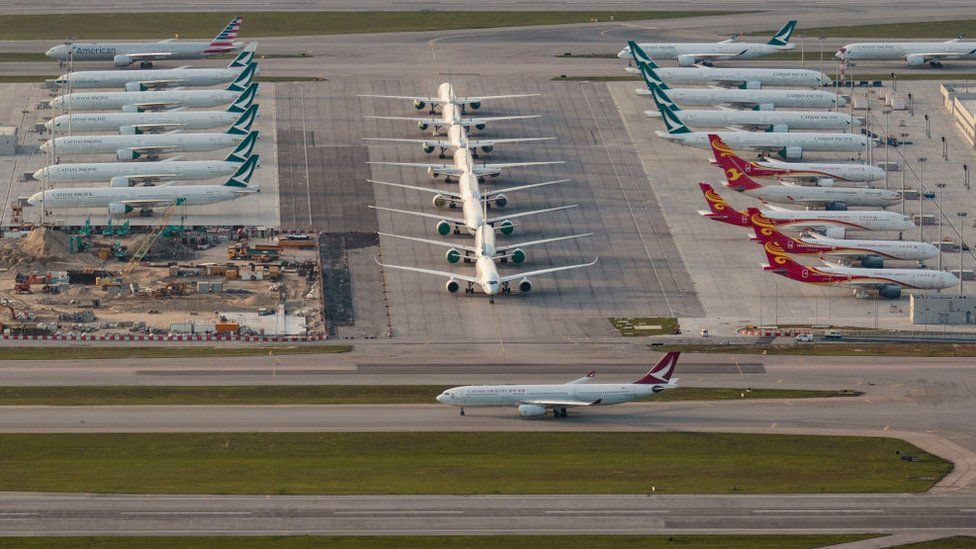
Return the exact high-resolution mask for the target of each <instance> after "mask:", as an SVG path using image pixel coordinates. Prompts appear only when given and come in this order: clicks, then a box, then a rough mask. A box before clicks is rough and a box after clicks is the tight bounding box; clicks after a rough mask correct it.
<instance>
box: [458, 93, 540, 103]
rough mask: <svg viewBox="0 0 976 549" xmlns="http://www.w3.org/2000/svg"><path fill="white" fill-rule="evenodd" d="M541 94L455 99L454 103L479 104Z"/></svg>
mask: <svg viewBox="0 0 976 549" xmlns="http://www.w3.org/2000/svg"><path fill="white" fill-rule="evenodd" d="M540 95H542V94H541V93H522V94H518V95H482V96H481V97H455V98H454V102H455V103H465V104H467V103H481V102H482V101H494V100H495V99H515V98H517V97H538V96H540Z"/></svg>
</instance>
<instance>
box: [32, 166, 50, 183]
mask: <svg viewBox="0 0 976 549" xmlns="http://www.w3.org/2000/svg"><path fill="white" fill-rule="evenodd" d="M45 175H47V168H41V169H39V170H37V171H36V172H34V175H33V176H32V177H33V178H34V179H35V180H36V181H40V180H42V179H44V176H45Z"/></svg>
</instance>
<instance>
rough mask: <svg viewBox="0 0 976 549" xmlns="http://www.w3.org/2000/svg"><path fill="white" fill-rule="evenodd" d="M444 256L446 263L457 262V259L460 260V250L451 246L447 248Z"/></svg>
mask: <svg viewBox="0 0 976 549" xmlns="http://www.w3.org/2000/svg"><path fill="white" fill-rule="evenodd" d="M444 257H446V258H447V262H448V263H457V262H458V261H461V252H460V251H458V250H457V249H455V248H451V249H449V250H447V253H446V254H444Z"/></svg>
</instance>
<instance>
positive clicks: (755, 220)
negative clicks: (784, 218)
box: [746, 208, 828, 254]
mask: <svg viewBox="0 0 976 549" xmlns="http://www.w3.org/2000/svg"><path fill="white" fill-rule="evenodd" d="M746 213H747V214H749V222H750V223H752V230H753V232H755V233H756V236H755V239H756V241H757V242H759V243H760V244H763V245H766V243H767V242H772V243H773V244H775V245H777V246H779V247H780V248H781V249H782V250H783V251H784V252H786V253H791V254H815V253H821V252H824V251H826V250H828V248H827V247H826V246H822V245H817V244H810V243H809V242H804V241H802V240H800V239H798V238H794V237H792V236H789V235H786V234H783V233H782V232H781V231H780V230H779V229H778V228H777V227H776V225H774V224H773V222H772V221H770V220H769V219H768V218H767V217H766V216H764V215H763V214H762V212H760V211H759V209H758V208H746Z"/></svg>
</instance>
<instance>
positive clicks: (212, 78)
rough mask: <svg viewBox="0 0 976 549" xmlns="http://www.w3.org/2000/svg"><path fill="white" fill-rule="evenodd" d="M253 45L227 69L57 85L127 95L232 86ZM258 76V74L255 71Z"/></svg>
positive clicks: (85, 77) (125, 74)
mask: <svg viewBox="0 0 976 549" xmlns="http://www.w3.org/2000/svg"><path fill="white" fill-rule="evenodd" d="M255 47H257V44H256V43H254V42H252V43H251V44H248V47H247V48H245V49H244V50H242V51H241V53H239V54H237V57H236V58H235V59H234V60H233V61H231V62H230V64H229V65H227V68H225V69H193V68H189V67H179V68H176V69H147V70H138V71H119V70H115V71H75V72H69V73H65V74H62V75H61V76H59V77H58V78H57V79H56V80H54V81H53V82H54V84H55V85H57V86H62V87H65V86H67V87H71V88H72V89H87V88H122V89H124V90H125V91H147V90H154V89H161V88H172V87H176V86H216V85H217V84H226V83H228V82H233V81H234V80H235V79H237V77H238V76H240V74H241V71H242V70H244V69H245V68H246V67H247V66H248V65H250V64H251V63H252V62H253V61H252V60H253V59H254V48H255ZM255 74H257V71H255Z"/></svg>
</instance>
